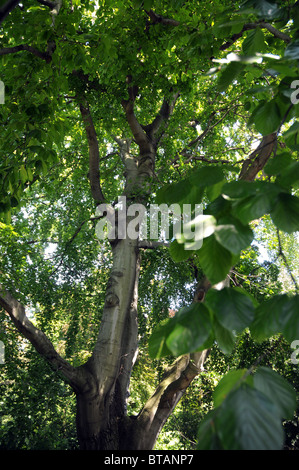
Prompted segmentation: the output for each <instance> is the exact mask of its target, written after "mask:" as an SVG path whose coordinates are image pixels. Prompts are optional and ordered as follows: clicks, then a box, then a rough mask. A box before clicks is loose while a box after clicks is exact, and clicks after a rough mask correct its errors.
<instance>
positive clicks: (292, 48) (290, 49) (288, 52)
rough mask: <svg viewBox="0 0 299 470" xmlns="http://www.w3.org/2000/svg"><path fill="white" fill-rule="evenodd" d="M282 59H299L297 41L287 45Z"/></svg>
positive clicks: (298, 43) (298, 42)
mask: <svg viewBox="0 0 299 470" xmlns="http://www.w3.org/2000/svg"><path fill="white" fill-rule="evenodd" d="M284 57H285V58H286V59H290V60H294V59H299V40H298V39H297V40H296V41H293V42H291V44H289V45H288V46H287V47H286V49H285V51H284Z"/></svg>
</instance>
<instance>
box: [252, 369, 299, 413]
mask: <svg viewBox="0 0 299 470" xmlns="http://www.w3.org/2000/svg"><path fill="white" fill-rule="evenodd" d="M253 381H254V387H255V388H256V389H257V390H259V391H260V392H262V393H263V394H264V395H266V396H267V397H268V398H269V400H271V401H272V402H273V403H274V404H275V406H276V407H277V409H278V410H279V414H280V417H281V419H283V418H284V419H291V418H292V417H293V414H294V411H295V409H296V392H295V390H294V388H293V387H291V385H290V384H289V383H288V382H287V381H286V380H285V379H283V378H282V377H281V376H280V375H279V374H277V373H276V372H274V371H273V370H271V369H269V368H268V367H259V368H258V370H257V371H256V373H255V374H254V376H253Z"/></svg>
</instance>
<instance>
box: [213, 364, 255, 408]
mask: <svg viewBox="0 0 299 470" xmlns="http://www.w3.org/2000/svg"><path fill="white" fill-rule="evenodd" d="M246 373H247V369H237V370H231V371H229V372H228V373H227V374H225V375H224V377H222V379H221V380H220V382H219V384H218V385H217V387H216V388H215V390H214V392H213V401H214V406H215V407H217V406H220V405H221V404H222V402H223V401H224V400H225V399H226V397H227V396H228V394H229V393H231V391H232V390H233V389H236V388H238V387H240V385H241V384H242V383H243V381H244V380H245V375H246ZM249 379H250V376H248V377H247V378H246V380H247V381H248V380H249ZM251 379H252V378H251Z"/></svg>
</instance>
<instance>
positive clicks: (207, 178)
mask: <svg viewBox="0 0 299 470" xmlns="http://www.w3.org/2000/svg"><path fill="white" fill-rule="evenodd" d="M223 179H224V175H223V171H222V169H221V168H219V167H218V166H203V167H201V168H200V170H197V171H195V172H193V173H192V175H191V176H190V182H191V184H193V185H195V186H198V187H207V186H212V185H214V184H216V183H219V182H221V181H223Z"/></svg>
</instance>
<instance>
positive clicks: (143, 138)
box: [122, 75, 149, 149]
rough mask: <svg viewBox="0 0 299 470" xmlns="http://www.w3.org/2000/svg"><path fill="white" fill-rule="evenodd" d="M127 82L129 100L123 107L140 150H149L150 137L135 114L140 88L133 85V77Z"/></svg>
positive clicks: (124, 101)
mask: <svg viewBox="0 0 299 470" xmlns="http://www.w3.org/2000/svg"><path fill="white" fill-rule="evenodd" d="M126 81H127V84H128V95H129V99H128V100H122V106H123V109H124V111H125V114H126V118H127V121H128V124H129V126H130V128H131V131H132V133H133V136H134V139H135V140H136V143H137V145H138V146H139V147H140V149H143V148H147V147H148V143H149V140H148V137H147V135H146V132H145V131H144V129H143V128H142V126H141V124H140V123H139V121H138V119H137V118H136V116H135V113H134V103H135V100H136V97H137V95H138V86H137V85H134V84H133V83H132V76H131V75H129V76H128V77H127V79H126Z"/></svg>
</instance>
